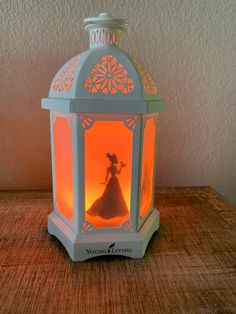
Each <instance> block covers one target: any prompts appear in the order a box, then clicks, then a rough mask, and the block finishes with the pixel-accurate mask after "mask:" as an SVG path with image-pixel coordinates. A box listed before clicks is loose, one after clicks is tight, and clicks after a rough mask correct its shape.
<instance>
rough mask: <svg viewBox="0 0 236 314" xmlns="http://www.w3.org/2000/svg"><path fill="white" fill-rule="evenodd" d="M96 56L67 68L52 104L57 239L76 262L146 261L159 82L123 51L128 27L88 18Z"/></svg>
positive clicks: (46, 103)
mask: <svg viewBox="0 0 236 314" xmlns="http://www.w3.org/2000/svg"><path fill="white" fill-rule="evenodd" d="M85 22H86V23H87V27H88V28H89V31H90V46H91V47H90V49H89V50H87V51H86V52H84V53H82V54H80V55H78V56H76V57H75V58H73V59H72V60H70V61H69V62H68V63H67V64H65V65H64V66H63V67H62V69H61V70H60V71H59V72H58V73H57V75H56V77H55V78H54V80H53V82H52V85H51V89H50V93H49V98H45V99H43V100H42V107H43V108H44V109H49V110H50V128H51V149H52V173H53V200H54V209H53V212H52V213H51V214H50V215H49V217H48V230H49V233H51V234H52V235H55V236H56V237H57V238H58V239H59V240H60V241H61V242H62V243H63V245H64V247H65V248H66V250H67V252H68V253H69V255H70V257H71V258H72V259H73V260H75V261H82V260H85V259H88V258H90V257H94V256H99V255H107V254H119V255H125V256H129V257H134V258H139V257H142V256H143V255H144V252H145V249H146V247H147V244H148V242H149V240H150V238H151V236H152V235H153V233H154V232H155V231H156V230H158V228H159V213H158V211H157V210H156V209H154V208H153V195H154V182H155V170H154V169H155V163H156V156H155V155H156V154H155V152H156V147H155V146H156V137H157V121H158V114H159V113H158V112H160V111H163V110H164V106H165V104H164V102H163V101H161V100H160V99H159V95H158V91H157V88H156V85H155V83H154V82H153V79H152V77H151V75H150V74H149V73H148V72H147V70H146V69H145V68H144V66H143V65H142V64H141V63H139V61H137V60H136V59H134V58H132V57H130V56H128V55H127V54H126V53H125V52H124V51H123V50H122V49H121V48H120V47H118V44H119V43H120V40H121V32H122V30H123V29H124V27H125V26H126V24H127V23H126V21H125V20H121V19H115V18H113V17H112V16H110V15H108V14H101V15H100V16H99V17H97V18H88V19H85Z"/></svg>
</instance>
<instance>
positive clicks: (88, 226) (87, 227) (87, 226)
mask: <svg viewBox="0 0 236 314" xmlns="http://www.w3.org/2000/svg"><path fill="white" fill-rule="evenodd" d="M93 229H94V226H93V225H92V224H91V223H90V222H88V221H85V222H84V223H83V230H82V233H85V232H90V231H92V230H93Z"/></svg>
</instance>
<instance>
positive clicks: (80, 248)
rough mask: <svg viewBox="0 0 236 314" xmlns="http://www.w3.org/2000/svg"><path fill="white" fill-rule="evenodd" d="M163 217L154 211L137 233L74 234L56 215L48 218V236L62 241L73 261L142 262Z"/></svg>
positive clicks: (52, 214) (53, 214)
mask: <svg viewBox="0 0 236 314" xmlns="http://www.w3.org/2000/svg"><path fill="white" fill-rule="evenodd" d="M159 217H160V214H159V212H158V210H156V209H155V208H153V210H152V212H151V213H150V215H149V217H148V218H147V220H146V221H145V222H144V224H143V225H142V227H141V229H140V230H139V231H138V232H130V233H127V232H125V233H103V234H79V235H77V234H76V233H75V232H74V231H72V230H71V229H70V228H69V227H68V226H67V225H66V224H65V223H64V222H63V221H62V220H61V219H60V218H59V216H58V215H56V214H55V213H54V212H52V213H51V214H50V215H49V216H48V232H49V233H50V234H51V235H54V236H55V237H57V238H58V239H59V241H60V242H61V243H62V244H63V246H64V247H65V249H66V251H67V252H68V254H69V256H70V257H71V259H72V260H73V261H84V260H86V259H89V258H92V257H96V256H102V255H123V256H128V257H131V258H142V257H143V256H144V253H145V251H146V248H147V245H148V243H149V241H150V239H151V237H152V235H153V234H154V232H155V231H157V230H158V229H159V220H160V218H159Z"/></svg>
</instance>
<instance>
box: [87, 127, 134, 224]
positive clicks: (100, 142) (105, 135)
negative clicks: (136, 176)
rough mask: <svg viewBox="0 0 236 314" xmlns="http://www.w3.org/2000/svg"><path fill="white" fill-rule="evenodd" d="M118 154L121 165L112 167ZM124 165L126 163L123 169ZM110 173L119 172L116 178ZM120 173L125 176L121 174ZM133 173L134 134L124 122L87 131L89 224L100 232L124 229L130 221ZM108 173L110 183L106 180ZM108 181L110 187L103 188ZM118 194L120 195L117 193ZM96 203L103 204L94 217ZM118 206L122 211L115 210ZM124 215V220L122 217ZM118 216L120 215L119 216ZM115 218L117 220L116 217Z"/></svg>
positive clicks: (106, 185) (118, 163) (116, 164)
mask: <svg viewBox="0 0 236 314" xmlns="http://www.w3.org/2000/svg"><path fill="white" fill-rule="evenodd" d="M114 154H115V155H116V157H117V162H116V163H114V164H112V162H111V160H112V158H113V157H112V156H114ZM109 156H110V157H109ZM121 162H123V166H122V164H121ZM124 164H126V165H124ZM109 169H113V170H114V169H115V173H116V174H115V175H114V176H113V177H112V174H111V172H109ZM116 169H117V170H118V172H116ZM120 169H121V172H120V173H119V170H120ZM131 169H132V131H130V130H129V129H128V128H126V127H125V125H124V123H123V121H96V122H95V123H94V124H93V126H92V127H91V128H90V129H88V130H86V131H85V208H86V212H85V219H86V221H89V222H90V223H92V224H93V225H94V226H95V227H98V228H99V227H100V228H102V227H103V228H111V227H120V225H121V224H122V223H123V222H125V221H126V220H127V219H129V216H130V194H131ZM107 173H108V175H107V180H105V179H106V174H107ZM105 181H106V184H101V183H104V182H105ZM117 186H118V187H117ZM117 190H119V191H118V192H117ZM109 193H110V194H109ZM117 193H118V194H119V195H118V196H117ZM104 194H105V196H104ZM104 197H105V198H106V202H102V201H101V199H103V200H104ZM99 199H100V201H99ZM107 199H108V201H107ZM95 201H96V202H100V203H99V204H100V205H99V206H100V209H99V210H100V212H99V214H98V213H96V214H94V209H93V210H91V208H92V207H93V206H94V203H95ZM101 202H102V203H101ZM104 204H105V205H104ZM107 204H108V205H107ZM111 204H113V205H111ZM117 204H120V205H117ZM106 206H107V208H106ZM109 206H110V207H112V208H110V207H109ZM117 206H118V208H115V207H117ZM119 206H120V208H119ZM95 207H96V206H95ZM97 207H98V206H97ZM101 207H103V208H101ZM122 207H123V211H122ZM91 211H92V212H93V214H91ZM119 211H120V212H119ZM121 211H122V216H119V215H121ZM88 212H90V214H88ZM101 212H102V213H103V214H101ZM115 212H117V215H116V216H115ZM126 212H127V214H125V213H126ZM112 215H114V216H113V217H112ZM104 217H105V218H104Z"/></svg>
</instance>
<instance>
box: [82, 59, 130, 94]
mask: <svg viewBox="0 0 236 314" xmlns="http://www.w3.org/2000/svg"><path fill="white" fill-rule="evenodd" d="M84 88H85V89H87V90H89V91H90V92H91V93H93V94H95V93H97V92H99V91H100V92H101V93H103V94H116V93H117V92H120V93H122V94H128V93H131V92H132V91H133V89H134V82H133V80H132V79H131V78H130V77H128V76H127V70H126V69H125V68H124V67H123V65H122V64H121V63H118V62H117V59H116V58H115V57H114V56H112V55H105V56H103V57H101V58H100V61H99V62H98V63H96V64H95V65H94V67H93V68H92V69H91V71H90V76H88V77H87V78H86V80H85V83H84Z"/></svg>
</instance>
